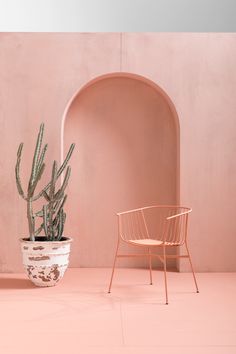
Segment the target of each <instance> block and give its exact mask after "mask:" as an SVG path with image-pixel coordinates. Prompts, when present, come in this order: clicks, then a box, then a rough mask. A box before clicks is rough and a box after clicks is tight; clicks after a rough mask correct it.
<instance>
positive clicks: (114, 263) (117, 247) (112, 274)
mask: <svg viewBox="0 0 236 354" xmlns="http://www.w3.org/2000/svg"><path fill="white" fill-rule="evenodd" d="M118 249H119V239H118V241H117V246H116V253H115V258H114V262H113V268H112V272H111V280H110V284H109V289H108V293H110V292H111V286H112V281H113V276H114V271H115V265H116V259H117V253H118Z"/></svg>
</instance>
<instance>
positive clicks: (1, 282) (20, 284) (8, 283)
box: [0, 278, 36, 290]
mask: <svg viewBox="0 0 236 354" xmlns="http://www.w3.org/2000/svg"><path fill="white" fill-rule="evenodd" d="M0 289H5V290H7V289H19V290H20V289H36V286H35V285H34V284H33V283H31V281H30V280H28V279H21V278H0Z"/></svg>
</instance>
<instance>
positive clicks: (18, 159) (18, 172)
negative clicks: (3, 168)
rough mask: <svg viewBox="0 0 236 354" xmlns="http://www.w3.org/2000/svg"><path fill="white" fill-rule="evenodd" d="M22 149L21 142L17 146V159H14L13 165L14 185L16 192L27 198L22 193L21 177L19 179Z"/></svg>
mask: <svg viewBox="0 0 236 354" xmlns="http://www.w3.org/2000/svg"><path fill="white" fill-rule="evenodd" d="M22 149H23V143H21V144H20V145H19V148H18V151H17V161H16V166H15V175H16V186H17V190H18V193H19V194H20V196H21V197H22V198H23V199H25V200H26V199H27V198H26V196H25V194H24V191H23V188H22V185H21V179H20V162H21V154H22Z"/></svg>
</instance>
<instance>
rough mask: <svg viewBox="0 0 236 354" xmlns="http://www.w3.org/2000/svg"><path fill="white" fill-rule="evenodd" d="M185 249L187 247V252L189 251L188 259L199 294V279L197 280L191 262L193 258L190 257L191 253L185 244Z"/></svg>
mask: <svg viewBox="0 0 236 354" xmlns="http://www.w3.org/2000/svg"><path fill="white" fill-rule="evenodd" d="M185 247H186V250H187V253H188V259H189V263H190V266H191V270H192V274H193V279H194V283H195V286H196V292H197V293H199V289H198V285H197V279H196V276H195V273H194V270H193V264H192V261H191V257H190V253H189V250H188V246H187V244H185Z"/></svg>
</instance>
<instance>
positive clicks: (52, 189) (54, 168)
mask: <svg viewBox="0 0 236 354" xmlns="http://www.w3.org/2000/svg"><path fill="white" fill-rule="evenodd" d="M56 181H57V163H56V161H54V162H53V166H52V178H51V182H50V189H49V199H50V200H53V197H54V194H55V189H56Z"/></svg>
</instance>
